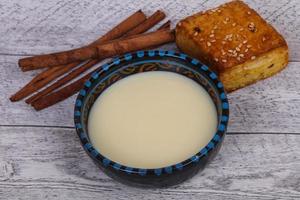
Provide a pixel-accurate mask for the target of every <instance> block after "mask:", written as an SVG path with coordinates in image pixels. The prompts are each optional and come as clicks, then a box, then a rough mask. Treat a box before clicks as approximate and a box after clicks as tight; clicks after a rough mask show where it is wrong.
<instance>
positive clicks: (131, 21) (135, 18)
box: [19, 10, 146, 71]
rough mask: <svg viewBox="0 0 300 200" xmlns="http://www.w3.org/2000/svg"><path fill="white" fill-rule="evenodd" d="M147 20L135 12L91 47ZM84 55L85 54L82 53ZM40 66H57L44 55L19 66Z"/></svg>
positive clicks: (25, 61) (122, 33) (27, 60)
mask: <svg viewBox="0 0 300 200" xmlns="http://www.w3.org/2000/svg"><path fill="white" fill-rule="evenodd" d="M145 20H146V16H145V14H144V13H143V12H142V11H141V10H139V11H137V12H135V13H134V14H133V15H131V16H129V17H128V18H127V19H125V20H124V21H123V22H121V23H120V24H118V25H117V26H116V27H114V28H113V29H112V30H111V31H109V32H108V33H107V34H105V35H104V36H102V37H101V38H99V39H97V40H96V41H94V42H93V43H91V44H89V46H95V45H99V44H101V43H103V42H106V41H109V40H113V39H116V38H119V37H120V36H122V35H124V34H125V33H127V32H128V31H129V30H132V29H133V28H135V27H136V26H137V25H139V24H140V23H142V22H144V21H145ZM85 48H86V47H83V49H85ZM78 50H79V52H80V49H78ZM82 53H85V52H82ZM35 57H38V58H39V59H38V62H36V59H35ZM52 58H53V59H67V58H63V57H59V56H58V57H55V55H54V57H52ZM39 62H40V63H39ZM48 62H49V63H48ZM69 63H70V62H69ZM66 64H68V63H66ZM39 65H41V66H45V65H46V66H52V67H54V66H55V64H53V62H52V61H51V60H49V61H48V60H47V57H44V56H43V55H42V56H33V57H29V58H23V59H20V60H19V66H20V67H21V69H22V70H23V71H28V70H32V69H37V68H42V67H36V66H39ZM57 65H60V64H57Z"/></svg>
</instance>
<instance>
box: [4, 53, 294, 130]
mask: <svg viewBox="0 0 300 200" xmlns="http://www.w3.org/2000/svg"><path fill="white" fill-rule="evenodd" d="M18 58H19V57H17V56H2V57H0V71H1V73H0V82H1V84H0V91H1V92H2V94H3V95H1V96H0V112H1V113H4V115H0V120H1V121H0V125H10V126H11V125H38V126H67V127H73V105H74V101H75V96H73V97H72V98H69V99H67V100H66V101H63V102H61V103H59V104H57V105H54V106H53V107H50V108H48V109H45V110H43V111H40V112H35V111H34V110H33V109H32V108H31V107H29V106H28V105H27V104H25V103H24V102H17V103H12V102H10V101H9V99H8V97H9V96H10V95H11V94H13V93H14V92H15V91H17V90H18V89H19V88H20V87H21V86H22V85H24V84H25V83H26V82H27V81H28V80H30V79H31V78H32V77H33V76H34V74H35V72H27V73H25V74H24V72H21V70H20V69H19V68H18V67H17V66H16V61H17V60H18ZM299 67H300V63H299V62H291V63H290V64H289V65H288V67H287V69H285V70H283V71H282V72H281V73H279V74H278V75H276V76H274V77H271V78H269V79H266V80H263V81H260V82H258V83H257V84H254V85H251V86H249V87H246V88H244V89H241V90H238V91H236V92H233V93H231V94H229V96H228V97H229V101H230V111H231V112H230V123H229V131H231V132H277V133H300V106H299V105H300V71H299Z"/></svg>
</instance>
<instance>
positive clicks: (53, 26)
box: [0, 0, 300, 61]
mask: <svg viewBox="0 0 300 200" xmlns="http://www.w3.org/2000/svg"><path fill="white" fill-rule="evenodd" d="M224 2H226V1H224V0H209V1H207V0H189V1H181V0H165V1H161V0H152V1H147V0H142V1H134V0H114V1H111V0H102V1H89V0H73V1H68V0H49V1H42V0H37V1H33V0H25V1H18V0H11V1H4V0H3V1H0V24H1V29H0V53H1V54H21V55H31V54H40V53H47V52H53V51H57V50H67V49H70V48H74V47H79V46H82V45H85V44H87V43H89V42H90V41H93V40H94V39H95V38H98V37H99V35H101V34H104V33H105V32H106V31H107V30H109V29H110V28H111V27H112V26H113V25H115V24H117V23H118V21H120V19H123V18H125V16H128V15H129V14H130V13H132V12H134V11H136V10H137V9H139V8H141V9H143V10H144V11H145V12H146V13H148V14H150V13H151V12H153V11H154V10H156V9H163V10H164V11H166V13H167V16H168V17H169V18H170V19H171V20H172V22H173V25H174V24H175V23H176V22H177V21H178V20H179V19H181V18H183V17H185V16H188V15H191V14H192V13H195V12H199V11H201V10H205V9H208V8H212V7H216V6H217V5H219V4H222V3H224ZM246 2H247V3H248V4H249V5H250V6H251V7H253V8H255V9H256V10H257V11H258V12H259V13H260V14H261V15H262V16H263V17H264V18H266V19H267V21H268V22H270V23H271V24H273V25H274V26H275V27H276V28H277V30H278V31H279V32H281V33H282V34H283V35H284V37H285V38H286V39H287V41H288V44H289V46H290V49H291V60H293V61H299V60H300V51H299V49H300V41H299V37H300V12H298V11H299V10H300V4H299V2H298V0H282V1H278V0H270V1H266V0H264V1H261V0H246Z"/></svg>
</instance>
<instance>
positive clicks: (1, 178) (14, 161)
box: [0, 0, 300, 200]
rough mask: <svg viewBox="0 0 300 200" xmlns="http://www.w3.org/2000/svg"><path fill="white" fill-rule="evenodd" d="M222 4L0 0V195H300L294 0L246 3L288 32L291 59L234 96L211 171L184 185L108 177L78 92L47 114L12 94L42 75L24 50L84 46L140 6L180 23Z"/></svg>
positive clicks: (299, 18) (298, 25) (297, 6)
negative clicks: (82, 126)
mask: <svg viewBox="0 0 300 200" xmlns="http://www.w3.org/2000/svg"><path fill="white" fill-rule="evenodd" d="M223 2H226V1H224V0H209V1H208V0H189V1H181V0H164V1H161V0H151V1H148V0H140V1H135V0H114V1H111V0H102V1H88V0H72V1H70V0H48V1H43V0H23V1H18V0H11V1H5V0H0V25H1V27H0V83H1V84H0V91H1V92H2V95H1V96H0V113H1V115H0V120H1V121H0V137H1V140H0V199H1V200H2V199H3V200H6V199H7V200H17V199H18V200H19V199H24V200H31V199H45V200H50V199H51V200H52V199H53V200H57V199H64V200H67V199H72V200H77V199H101V200H102V199H103V200H106V199H122V200H123V199H124V200H125V199H126V200H127V199H139V200H144V199H149V200H153V199H174V200H177V199H178V200H179V199H180V200H184V199H191V200H192V199H197V200H198V199H207V200H214V199H222V200H227V199H237V200H240V199H266V200H267V199H283V200H290V199H300V145H299V143H300V70H299V67H300V62H298V61H300V51H299V50H300V12H299V10H300V3H299V1H298V0H282V1H277V0H246V2H247V3H248V4H250V6H251V7H253V8H255V9H256V10H257V11H258V12H259V13H260V14H261V15H262V16H263V17H264V18H266V19H267V21H268V22H270V23H271V24H272V25H274V26H275V27H276V29H277V30H278V31H279V32H280V33H282V34H283V35H284V37H285V38H286V40H287V42H288V44H289V47H290V54H291V56H290V57H291V61H293V62H291V63H290V64H289V65H288V68H287V69H285V70H283V71H282V72H281V73H279V74H278V75H276V76H274V77H272V78H269V79H266V80H264V81H260V82H258V83H257V84H254V85H251V86H249V87H246V88H244V89H241V90H238V91H236V92H234V93H231V94H230V95H229V101H230V111H231V116H230V122H229V127H228V129H229V132H231V134H230V135H228V136H227V137H226V138H225V141H224V146H223V148H222V149H221V151H220V154H218V156H217V157H216V159H215V160H214V161H213V162H212V163H211V164H210V165H209V166H208V168H207V169H205V171H204V172H203V173H200V174H198V175H197V176H195V177H194V178H192V179H191V180H189V181H187V182H185V183H183V184H181V185H178V186H174V187H171V188H166V189H154V190H143V189H137V188H132V187H127V186H124V185H121V184H119V183H118V182H116V181H113V180H112V179H110V178H108V177H107V176H106V175H104V174H103V173H102V172H101V171H100V170H99V169H98V168H97V167H96V166H95V165H94V164H93V163H92V161H91V160H90V159H89V158H88V156H87V155H86V154H85V152H84V151H83V150H82V148H81V146H80V144H79V140H78V139H77V137H76V136H75V131H74V130H73V128H72V127H73V103H74V100H75V96H74V97H72V98H70V99H68V100H66V101H64V102H61V103H59V104H57V105H55V106H53V107H51V108H49V109H46V110H44V111H41V112H35V111H34V110H33V109H32V108H30V107H29V106H28V105H26V104H25V103H24V102H18V103H11V102H10V101H9V100H8V97H9V96H10V95H11V94H13V93H14V92H16V91H17V90H18V89H19V88H20V87H21V86H23V85H24V84H25V83H27V82H28V81H29V80H30V79H31V78H32V77H34V75H35V74H37V73H38V72H37V71H36V72H26V73H23V72H21V70H20V69H19V68H18V67H17V60H18V59H19V58H21V57H23V56H25V55H33V54H40V53H48V52H53V51H58V50H67V49H70V48H75V47H79V46H82V45H84V44H87V43H89V42H91V41H93V40H94V39H95V38H98V37H99V36H100V35H101V34H103V33H105V32H106V31H107V30H109V29H110V28H111V27H112V26H114V25H116V24H117V23H118V22H119V21H120V19H123V18H125V17H126V16H128V15H129V14H131V13H132V12H134V11H136V10H137V9H139V8H141V9H143V10H144V11H145V12H146V13H147V14H148V15H150V14H151V13H152V12H154V10H157V9H163V10H164V11H166V14H167V16H168V17H169V18H170V19H171V20H172V23H173V26H174V25H175V23H176V22H177V21H178V20H180V19H181V18H183V17H185V16H187V15H190V14H192V13H195V12H198V11H201V10H205V9H207V8H212V7H215V6H217V5H219V4H221V3H223ZM163 48H165V49H176V48H175V45H166V46H164V47H163ZM45 126H46V127H45Z"/></svg>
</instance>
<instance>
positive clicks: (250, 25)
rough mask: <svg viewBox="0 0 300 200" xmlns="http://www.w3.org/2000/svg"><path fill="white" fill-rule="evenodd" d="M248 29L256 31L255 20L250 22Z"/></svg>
mask: <svg viewBox="0 0 300 200" xmlns="http://www.w3.org/2000/svg"><path fill="white" fill-rule="evenodd" d="M248 29H249V31H251V32H256V27H255V24H254V23H253V22H250V23H249V24H248Z"/></svg>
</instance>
